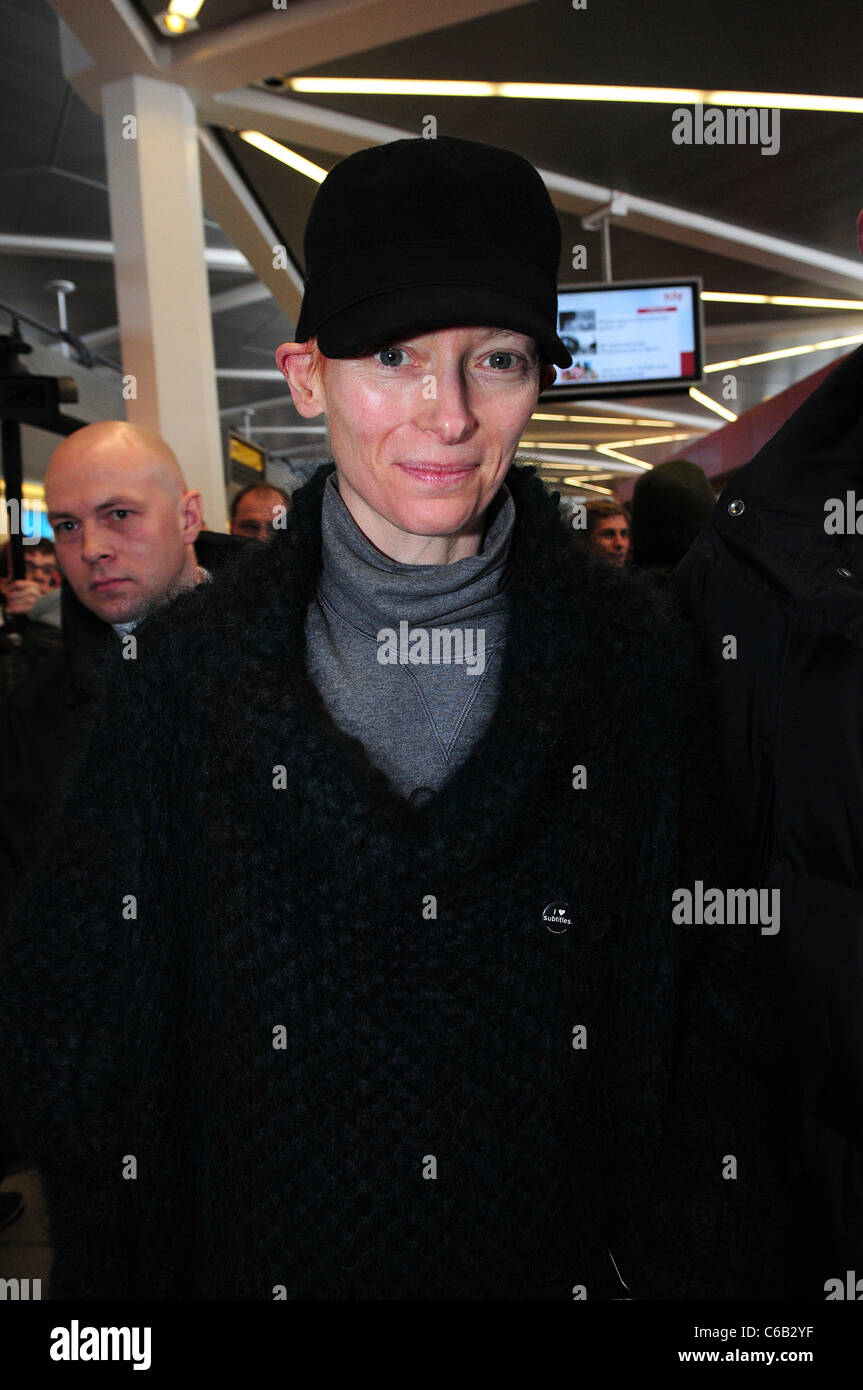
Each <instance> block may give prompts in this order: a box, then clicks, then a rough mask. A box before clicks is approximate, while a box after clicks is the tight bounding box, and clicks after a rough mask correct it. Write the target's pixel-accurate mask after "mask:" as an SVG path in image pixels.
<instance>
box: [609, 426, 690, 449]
mask: <svg viewBox="0 0 863 1390" xmlns="http://www.w3.org/2000/svg"><path fill="white" fill-rule="evenodd" d="M701 433H702V431H701V430H685V431H684V433H683V434H655V435H654V436H653V438H652V439H651V438H650V437H649V436H645V437H643V438H641V439H612V440H609V443H608V448H609V449H627V448H632V446H633V444H642V445H647V444H671V443H672V442H673V441H675V440H677V439H694V438H695V437H696V435H700V434H701Z"/></svg>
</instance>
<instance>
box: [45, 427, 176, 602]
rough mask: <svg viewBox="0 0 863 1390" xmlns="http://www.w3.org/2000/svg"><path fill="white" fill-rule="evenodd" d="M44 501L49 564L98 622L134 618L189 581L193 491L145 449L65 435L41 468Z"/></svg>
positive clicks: (113, 441)
mask: <svg viewBox="0 0 863 1390" xmlns="http://www.w3.org/2000/svg"><path fill="white" fill-rule="evenodd" d="M45 500H46V503H47V510H48V518H49V520H50V522H51V525H52V526H53V528H54V544H55V548H56V555H57V563H58V565H59V566H60V569H61V570H62V571H63V574H64V575H65V577H66V579H67V580H68V581H69V583H70V584H71V586H72V588H73V589H74V591H75V593H76V594H77V596H78V598H79V599H80V600H81V602H82V603H83V604H84V605H85V606H86V607H87V608H89V609H90V610H91V611H92V612H93V613H95V614H96V615H97V617H99V618H101V619H102V620H103V622H106V623H126V622H130V621H132V620H135V619H138V618H141V617H143V616H144V614H145V613H146V612H147V611H149V610H150V609H151V608H153V607H155V606H158V605H159V604H161V603H164V602H165V601H166V600H167V599H168V598H169V597H171V596H172V595H173V594H174V593H176V592H177V591H178V590H180V589H181V588H184V587H186V586H187V585H188V584H190V583H193V582H194V573H195V553H194V550H193V548H192V547H193V544H194V541H195V539H196V537H197V535H198V532H199V531H200V529H201V502H200V494H199V493H197V492H184V491H183V489H182V485H181V483H180V482H179V481H178V479H177V477H176V475H175V473H173V472H172V471H171V469H170V468H166V467H165V465H164V463H163V462H162V461H160V460H159V459H154V458H153V457H152V456H148V452H147V450H146V448H145V447H142V446H140V445H135V444H133V443H129V442H128V441H125V440H123V439H122V438H117V439H115V440H110V439H109V440H102V441H98V442H96V443H95V444H91V443H88V442H87V441H86V440H83V439H82V441H81V442H80V444H79V442H78V441H77V440H76V437H75V436H74V435H73V436H71V438H70V439H68V440H66V441H65V443H64V444H63V445H61V446H60V449H58V450H57V452H56V453H55V455H54V458H53V460H52V462H51V465H50V467H49V469H48V474H47V476H46V479H45Z"/></svg>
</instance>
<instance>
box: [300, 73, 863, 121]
mask: <svg viewBox="0 0 863 1390" xmlns="http://www.w3.org/2000/svg"><path fill="white" fill-rule="evenodd" d="M285 85H286V86H287V87H290V88H291V89H292V90H293V91H295V92H317V93H321V92H330V93H339V94H342V95H345V94H347V95H356V96H454V97H513V98H516V99H518V100H528V101H619V102H640V103H645V102H647V103H652V104H656V105H661V106H694V105H696V104H697V103H699V102H701V103H702V104H703V105H705V106H755V107H759V106H762V107H770V108H777V107H778V108H779V109H780V110H783V111H834V112H846V113H847V112H850V113H852V114H854V115H863V99H861V98H859V97H831V96H817V95H812V96H806V95H802V94H799V93H794V92H733V91H722V90H715V91H714V90H712V89H710V88H698V87H611V86H595V85H587V84H582V83H572V82H450V81H441V80H437V79H434V80H429V81H424V80H423V79H421V78H420V79H409V78H388V77H289V78H287V79H286V82H285Z"/></svg>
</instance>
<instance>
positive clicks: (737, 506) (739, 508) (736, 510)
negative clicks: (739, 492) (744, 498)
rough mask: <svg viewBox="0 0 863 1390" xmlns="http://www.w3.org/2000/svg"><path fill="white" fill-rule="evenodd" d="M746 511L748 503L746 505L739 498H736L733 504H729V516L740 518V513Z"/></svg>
mask: <svg viewBox="0 0 863 1390" xmlns="http://www.w3.org/2000/svg"><path fill="white" fill-rule="evenodd" d="M745 510H746V503H745V502H741V500H740V498H739V497H736V498H735V499H734V501H733V502H729V503H728V514H729V516H739V515H740V513H741V512H744V511H745Z"/></svg>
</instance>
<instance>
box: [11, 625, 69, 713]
mask: <svg viewBox="0 0 863 1390" xmlns="http://www.w3.org/2000/svg"><path fill="white" fill-rule="evenodd" d="M62 640H63V639H62V637H61V635H60V632H59V631H58V629H57V628H56V627H54V626H52V624H51V623H43V622H39V621H38V619H33V618H24V620H23V621H22V622H20V624H19V625H18V626H16V627H15V628H14V629H12V630H10V627H9V626H3V627H0V700H2V699H5V698H6V696H7V695H8V694H9V692H10V690H13V689H14V688H15V686H16V685H18V684H20V682H21V681H23V680H25V679H26V678H27V676H29V675H30V672H31V671H34V670H35V669H36V667H37V666H40V665H41V664H42V662H43V661H46V660H47V659H48V657H50V656H53V655H54V654H55V653H56V651H57V649H58V648H59V646H60V644H61V642H62Z"/></svg>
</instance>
